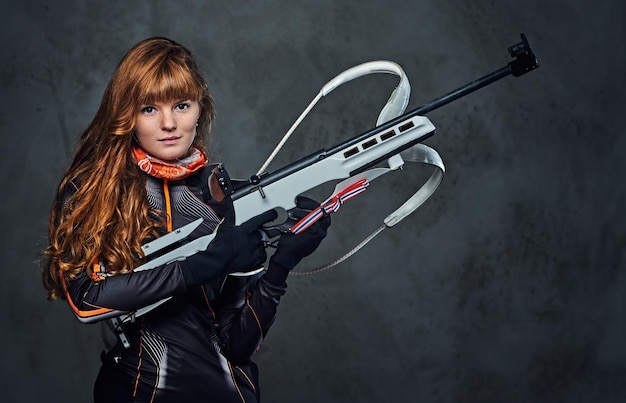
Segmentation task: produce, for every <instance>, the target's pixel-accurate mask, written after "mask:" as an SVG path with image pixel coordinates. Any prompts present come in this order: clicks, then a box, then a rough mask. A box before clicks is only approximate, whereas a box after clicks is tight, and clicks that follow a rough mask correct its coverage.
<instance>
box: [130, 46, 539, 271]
mask: <svg viewBox="0 0 626 403" xmlns="http://www.w3.org/2000/svg"><path fill="white" fill-rule="evenodd" d="M521 38H522V41H521V42H519V43H517V44H515V45H513V46H510V47H509V48H508V52H509V54H510V56H511V57H512V58H513V60H512V61H510V62H509V63H508V64H507V65H506V66H504V67H502V68H499V69H497V70H495V71H494V72H492V73H490V74H487V75H485V76H483V77H480V78H478V79H477V80H474V81H472V82H470V83H469V84H466V85H464V86H462V87H460V88H458V89H456V90H454V91H451V92H449V93H447V94H445V95H444V96H442V97H439V98H436V99H434V100H432V101H430V102H428V103H426V104H424V105H422V106H420V107H418V108H415V109H413V110H411V111H409V112H406V113H402V112H404V110H405V108H406V106H407V104H408V97H409V93H410V86H409V84H408V79H407V78H406V76H405V74H404V72H403V71H402V69H401V68H400V66H398V65H397V64H395V63H392V62H388V61H374V62H369V63H364V64H362V65H359V66H355V67H353V68H351V69H348V70H346V71H344V72H343V73H341V74H339V75H338V76H336V77H335V78H334V79H333V80H331V81H329V82H328V83H327V84H326V85H325V86H324V87H323V88H322V90H321V91H320V93H319V94H318V95H317V97H316V98H315V99H314V100H313V102H311V104H310V105H309V107H308V108H307V109H306V110H305V112H304V113H303V115H301V116H300V118H299V119H298V120H297V121H296V123H295V124H294V126H292V128H291V129H290V132H288V135H289V134H290V133H291V132H293V129H295V126H297V124H299V123H300V121H301V120H302V118H303V117H304V115H305V114H306V113H308V111H310V110H311V108H312V106H313V105H314V104H315V103H316V102H317V101H318V100H319V99H320V98H321V97H323V96H325V95H327V94H328V93H330V92H331V91H332V90H333V89H335V88H336V87H338V86H339V85H341V84H343V83H345V82H347V81H350V80H352V79H355V78H357V77H360V76H363V75H366V74H372V73H389V74H395V75H398V76H399V77H400V83H399V85H398V87H396V89H395V90H394V92H393V94H392V95H391V97H390V98H389V101H388V102H387V104H386V105H385V107H384V108H383V111H382V112H381V114H380V116H379V119H378V122H377V126H376V127H374V128H372V129H370V130H368V131H366V132H364V133H362V134H360V135H358V136H355V137H353V138H351V139H349V140H347V141H344V142H342V143H341V144H338V145H336V146H334V147H331V148H330V149H322V150H319V151H317V152H315V153H313V154H310V155H309V156H307V157H304V158H302V159H300V160H298V161H296V162H293V163H291V164H289V165H287V166H284V167H282V168H280V169H278V170H276V171H274V172H271V173H266V172H263V170H264V168H262V169H261V170H260V171H259V173H257V174H256V175H253V176H251V177H250V178H249V179H248V180H243V181H234V180H233V181H231V180H230V178H229V177H228V175H227V174H226V173H225V171H222V175H221V176H218V178H219V183H220V185H221V186H222V190H223V191H224V193H225V194H230V196H231V198H232V200H233V204H234V209H235V223H236V224H237V225H239V224H241V223H243V222H245V221H247V220H248V219H250V218H252V217H254V216H256V215H258V214H261V213H263V212H265V211H268V210H271V209H284V210H286V211H289V210H291V209H294V208H296V197H297V196H298V195H301V194H302V193H304V192H306V191H308V190H311V189H313V188H315V187H317V186H320V185H322V184H324V183H327V182H329V181H333V180H342V181H341V182H340V183H339V184H337V186H336V187H335V191H334V193H333V195H332V196H331V197H330V198H329V199H328V200H327V201H326V202H324V203H322V206H321V208H322V210H323V211H321V213H322V214H328V213H330V212H332V211H336V209H337V208H338V207H339V205H341V203H343V201H345V200H347V199H348V198H350V197H352V196H353V195H355V194H358V193H360V192H361V191H363V190H364V189H365V187H367V185H368V184H369V181H371V180H373V179H374V178H376V177H378V176H380V175H382V174H384V173H386V172H388V171H391V170H396V169H398V168H400V167H402V166H403V164H404V159H407V158H408V159H413V160H414V161H416V162H422V163H426V164H430V165H432V166H434V167H435V168H436V169H435V172H434V173H433V175H432V176H431V178H430V179H429V180H428V181H427V183H426V184H425V185H424V186H422V188H420V190H419V191H418V192H417V193H416V194H415V195H414V196H413V197H412V198H411V199H409V200H408V201H407V202H406V203H405V204H404V205H403V206H401V208H400V209H398V210H397V211H396V212H394V213H393V214H391V215H390V216H388V217H387V218H386V219H385V225H386V226H388V227H390V226H392V225H395V224H396V223H397V222H399V221H400V220H401V219H402V218H404V217H405V216H407V215H408V214H410V213H411V212H412V211H413V210H415V209H416V208H417V207H419V205H421V204H422V203H423V202H424V201H425V200H426V199H427V198H428V197H429V196H430V195H431V194H432V193H433V192H434V190H435V189H436V188H437V186H438V185H439V183H440V182H441V179H442V177H443V172H444V166H443V162H442V161H441V158H440V157H439V155H438V154H437V153H436V151H434V150H433V149H431V148H429V147H427V146H425V145H423V144H420V143H421V142H422V141H424V140H425V139H427V138H429V137H431V136H432V135H433V134H434V133H435V126H434V125H433V124H432V123H431V122H430V120H429V119H428V118H426V117H424V115H425V114H427V113H429V112H432V111H434V110H436V109H438V108H440V107H442V106H444V105H446V104H448V103H450V102H453V101H455V100H457V99H459V98H461V97H464V96H466V95H468V94H470V93H472V92H474V91H477V90H479V89H481V88H483V87H485V86H487V85H490V84H492V83H494V82H496V81H498V80H500V79H502V78H504V77H507V76H509V75H512V76H514V77H519V76H521V75H523V74H525V73H528V72H529V71H532V70H534V69H536V68H537V67H538V62H537V59H536V57H535V55H534V54H533V52H532V50H531V49H530V45H529V43H528V41H527V39H526V36H525V35H524V34H521ZM398 115H399V116H398ZM284 140H286V138H284V139H283V141H284ZM385 161H386V162H387V165H388V167H387V168H375V166H376V165H378V164H380V163H381V162H385ZM268 163H269V162H267V163H266V164H265V167H266V166H267V164H268ZM324 207H325V208H324ZM304 221H306V219H305V220H303V221H302V222H300V223H297V224H295V225H294V222H291V223H289V225H288V227H289V229H291V232H295V233H297V232H298V231H296V230H294V228H295V227H299V230H300V231H301V230H304V229H305V228H306V227H307V223H306V222H304ZM200 222H201V219H198V220H196V221H195V222H192V223H191V224H188V225H187V226H185V227H182V228H180V229H178V230H176V231H174V232H173V233H170V234H168V235H166V236H164V237H161V238H159V239H156V240H155V241H152V242H150V243H148V244H146V245H144V252H145V253H146V256H148V255H149V254H151V253H154V252H156V251H158V250H160V249H164V248H167V247H169V246H171V245H173V244H175V243H178V242H181V241H183V240H184V238H186V237H187V235H189V234H190V233H191V232H192V230H193V229H194V228H196V227H197V226H198V225H199V224H200ZM308 225H310V222H309V223H308ZM187 227H188V228H187ZM281 231H283V232H284V230H281ZM268 232H270V231H269V230H268ZM270 233H271V232H270ZM274 234H275V233H274ZM214 236H215V235H214V234H212V235H207V236H204V237H201V238H198V239H196V240H194V241H191V242H189V243H185V244H183V245H182V246H180V247H178V248H176V249H174V250H172V251H170V252H168V253H166V254H164V255H162V256H159V257H157V258H154V259H152V260H150V261H148V262H147V263H145V264H144V265H142V266H140V267H138V268H137V269H135V270H145V269H150V268H154V267H157V266H159V265H162V264H164V263H167V262H169V261H173V260H176V259H181V258H184V257H186V256H190V255H192V254H194V253H197V252H199V251H202V250H205V249H206V248H207V246H208V245H209V243H210V242H211V240H212V239H213V237H214ZM257 271H258V270H257ZM246 274H249V273H246Z"/></svg>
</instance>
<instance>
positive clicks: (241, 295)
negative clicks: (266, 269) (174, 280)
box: [218, 276, 287, 363]
mask: <svg viewBox="0 0 626 403" xmlns="http://www.w3.org/2000/svg"><path fill="white" fill-rule="evenodd" d="M286 291H287V287H286V285H284V286H276V285H273V284H270V283H268V282H267V281H266V280H265V279H264V278H263V277H261V278H254V279H249V278H246V277H234V276H229V277H228V278H227V279H226V282H225V283H224V286H223V287H222V290H221V293H220V305H219V308H218V317H219V328H218V329H219V337H220V342H221V345H222V349H223V350H224V353H225V355H226V356H227V357H228V358H229V359H230V360H231V361H232V362H233V363H244V362H247V361H249V360H250V357H251V356H252V354H254V352H255V351H257V350H258V349H259V347H260V346H261V343H262V342H263V339H264V338H265V336H266V335H267V332H268V331H269V329H270V327H271V326H272V324H273V323H274V319H275V318H276V311H277V308H278V304H279V302H280V298H281V297H282V296H283V295H284V294H285V292H286Z"/></svg>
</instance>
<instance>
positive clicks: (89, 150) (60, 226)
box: [42, 38, 215, 300]
mask: <svg viewBox="0 0 626 403" xmlns="http://www.w3.org/2000/svg"><path fill="white" fill-rule="evenodd" d="M179 99H193V100H197V101H198V102H199V104H200V108H201V113H200V118H199V120H198V128H197V135H196V137H195V139H194V146H196V147H198V148H201V149H204V141H205V140H204V139H205V138H207V139H208V136H209V132H210V127H211V122H212V120H213V118H214V116H215V112H214V106H213V100H212V98H211V95H210V93H209V89H208V86H207V84H206V82H205V80H204V79H203V78H202V75H201V74H200V72H199V69H198V66H197V65H196V62H195V60H194V58H193V55H192V54H191V52H190V51H189V50H187V49H186V48H185V47H183V46H181V45H180V44H178V43H176V42H174V41H172V40H170V39H167V38H150V39H146V40H144V41H141V42H139V43H138V44H136V45H135V46H134V47H133V48H132V49H131V50H130V51H128V53H127V54H126V55H125V56H124V58H123V59H122V60H121V62H120V64H119V65H118V67H117V69H116V71H115V73H114V74H113V77H112V78H111V81H109V84H108V86H107V88H106V90H105V92H104V95H103V97H102V102H101V104H100V107H99V109H98V111H97V113H96V116H95V117H94V119H93V121H92V122H91V124H90V125H89V127H88V128H87V130H85V132H84V133H83V134H82V136H81V139H80V141H79V143H78V145H77V147H76V151H75V153H74V159H73V162H72V163H71V165H70V167H69V168H68V170H67V172H66V173H65V175H64V177H63V179H62V180H61V183H60V185H59V188H58V191H57V197H56V200H55V203H54V206H53V208H52V212H51V214H50V220H49V223H48V240H49V244H48V247H47V248H46V249H45V250H44V254H45V255H46V257H47V259H46V263H45V266H44V268H43V274H42V281H43V285H44V287H45V288H46V289H47V290H48V298H49V299H50V300H55V299H57V298H59V297H63V296H64V293H63V287H62V283H61V275H62V276H63V277H64V278H65V280H66V281H69V280H71V279H73V278H75V277H76V276H78V275H79V274H80V273H82V272H84V271H88V272H89V271H90V270H92V266H93V263H95V262H102V263H104V265H105V266H106V268H107V271H108V272H109V273H113V274H115V273H125V272H129V271H132V270H133V268H134V267H136V266H137V265H138V264H140V263H141V261H142V260H143V258H144V256H143V253H142V250H141V243H142V241H145V240H146V239H149V238H151V237H154V236H155V235H156V232H157V229H158V227H160V226H161V225H162V222H161V221H160V220H159V219H158V217H159V216H160V215H159V213H160V212H156V211H150V208H149V206H148V203H147V199H146V188H145V174H144V173H143V172H141V171H140V170H139V168H138V167H137V166H136V164H135V163H134V161H133V159H132V157H131V149H132V147H133V142H134V139H133V135H132V134H133V130H134V127H135V121H136V116H137V113H138V112H139V109H140V107H141V106H142V105H145V104H150V103H153V102H166V101H171V100H179Z"/></svg>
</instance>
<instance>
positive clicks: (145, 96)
mask: <svg viewBox="0 0 626 403" xmlns="http://www.w3.org/2000/svg"><path fill="white" fill-rule="evenodd" d="M138 91H139V94H138V95H139V96H138V101H139V103H140V104H141V105H146V104H151V103H154V102H168V101H179V100H186V99H190V100H192V101H200V99H201V98H202V84H201V83H200V82H198V81H197V80H196V78H195V77H193V75H192V74H191V73H190V72H189V70H187V69H185V68H184V67H183V66H180V65H177V64H175V63H171V62H168V61H165V63H163V64H161V65H160V66H157V68H155V69H150V70H149V71H147V72H146V74H145V76H144V78H143V79H142V80H140V82H139V84H138Z"/></svg>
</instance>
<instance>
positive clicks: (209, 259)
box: [183, 210, 277, 286]
mask: <svg viewBox="0 0 626 403" xmlns="http://www.w3.org/2000/svg"><path fill="white" fill-rule="evenodd" d="M276 217H277V213H276V211H274V210H270V211H267V212H265V213H263V214H260V215H258V216H256V217H253V218H251V219H249V220H248V221H246V222H245V223H243V224H241V225H239V226H234V225H228V224H225V223H222V224H221V225H220V226H219V228H218V229H217V234H216V235H215V238H214V239H213V241H212V242H211V243H210V244H209V247H208V248H207V249H206V250H205V251H201V252H198V253H196V254H194V255H191V256H189V257H187V259H186V261H187V266H188V267H187V270H184V271H183V273H184V275H185V282H186V283H187V285H188V286H189V285H198V284H203V283H206V282H208V281H210V280H212V279H214V278H217V277H219V276H222V275H224V274H227V273H233V272H237V271H245V270H250V269H251V268H255V267H259V266H261V265H262V264H263V263H265V260H266V259H267V253H266V252H265V247H264V245H263V242H262V240H261V232H260V231H259V227H260V226H261V225H263V224H265V223H266V222H269V221H272V220H275V219H276Z"/></svg>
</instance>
